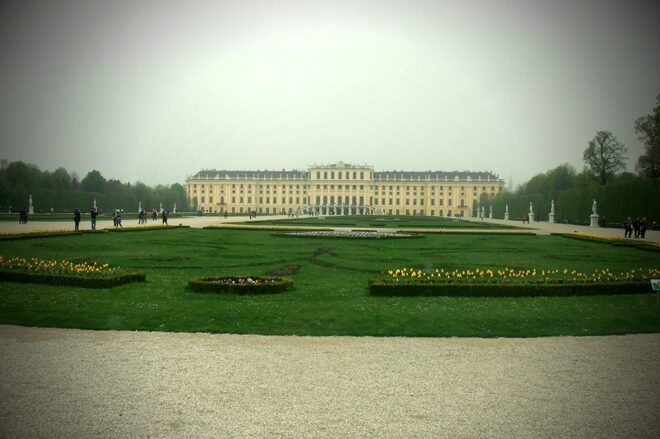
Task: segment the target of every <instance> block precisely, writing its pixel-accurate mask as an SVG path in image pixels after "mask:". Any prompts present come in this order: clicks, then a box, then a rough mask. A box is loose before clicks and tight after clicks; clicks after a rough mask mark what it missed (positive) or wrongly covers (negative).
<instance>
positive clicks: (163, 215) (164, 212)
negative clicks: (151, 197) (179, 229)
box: [160, 209, 167, 226]
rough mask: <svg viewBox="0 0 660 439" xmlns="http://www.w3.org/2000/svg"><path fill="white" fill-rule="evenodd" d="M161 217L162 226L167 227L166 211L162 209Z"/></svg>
mask: <svg viewBox="0 0 660 439" xmlns="http://www.w3.org/2000/svg"><path fill="white" fill-rule="evenodd" d="M160 216H161V217H163V225H164V226H166V225H167V210H165V209H163V213H161V214H160Z"/></svg>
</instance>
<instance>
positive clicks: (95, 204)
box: [94, 198, 96, 209]
mask: <svg viewBox="0 0 660 439" xmlns="http://www.w3.org/2000/svg"><path fill="white" fill-rule="evenodd" d="M94 209H96V198H94Z"/></svg>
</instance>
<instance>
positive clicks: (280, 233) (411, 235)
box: [271, 230, 424, 240]
mask: <svg viewBox="0 0 660 439" xmlns="http://www.w3.org/2000/svg"><path fill="white" fill-rule="evenodd" d="M332 231H333V230H287V231H276V232H271V235H273V236H282V237H284V238H319V239H357V240H360V239H363V240H364V239H409V238H423V237H424V235H423V234H422V233H418V232H402V233H405V234H407V235H409V236H396V235H397V234H398V233H399V232H383V233H390V234H391V235H390V236H341V235H336V236H329V235H326V236H323V235H318V236H314V235H309V236H307V235H293V234H290V233H287V232H332ZM351 232H371V233H379V232H376V231H372V230H353V231H350V232H347V233H351ZM392 235H394V236H392Z"/></svg>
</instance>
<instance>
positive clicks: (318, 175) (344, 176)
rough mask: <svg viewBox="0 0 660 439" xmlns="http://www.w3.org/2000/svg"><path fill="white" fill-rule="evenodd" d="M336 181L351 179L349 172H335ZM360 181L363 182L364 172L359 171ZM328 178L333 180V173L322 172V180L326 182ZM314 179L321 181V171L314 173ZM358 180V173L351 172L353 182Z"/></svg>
mask: <svg viewBox="0 0 660 439" xmlns="http://www.w3.org/2000/svg"><path fill="white" fill-rule="evenodd" d="M336 175H337V180H350V179H351V171H345V172H342V171H337V174H336ZM359 176H360V180H364V171H360V174H359ZM328 177H330V180H334V179H335V171H330V172H328V171H323V179H324V180H327V179H328ZM316 179H317V180H320V179H321V171H316ZM357 179H358V171H353V180H357Z"/></svg>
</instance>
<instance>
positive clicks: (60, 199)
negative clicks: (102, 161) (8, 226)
mask: <svg viewBox="0 0 660 439" xmlns="http://www.w3.org/2000/svg"><path fill="white" fill-rule="evenodd" d="M30 195H32V205H33V207H34V211H35V213H38V212H44V213H46V212H51V209H52V211H54V212H70V211H73V210H75V209H76V208H79V209H81V211H83V212H88V211H89V210H91V208H92V205H93V203H94V200H96V205H97V207H99V208H100V209H102V210H103V211H106V212H109V211H111V210H114V209H123V210H124V211H128V212H137V210H138V203H139V202H141V203H142V208H143V209H147V210H151V209H158V208H159V207H160V203H162V205H163V208H164V209H168V210H171V209H172V207H173V205H174V203H176V207H177V210H188V207H189V206H188V200H187V199H186V190H185V188H184V187H183V186H182V185H181V184H179V183H174V184H172V185H169V186H167V185H157V186H155V187H150V186H147V185H146V184H144V183H141V182H137V183H134V184H131V183H122V182H121V181H119V180H116V179H112V178H111V179H106V178H105V177H103V175H101V173H100V172H99V171H97V170H92V171H89V172H88V173H87V175H86V176H85V178H83V179H82V180H80V179H79V177H78V176H77V175H76V174H75V173H69V172H68V171H67V170H66V169H65V168H62V167H60V168H57V169H56V170H55V171H53V172H50V171H42V170H40V169H39V168H38V167H37V166H36V165H33V164H29V163H24V162H22V161H16V162H11V163H9V164H8V165H7V166H6V167H5V168H4V169H2V170H0V210H2V211H3V212H8V211H10V210H11V211H12V212H17V211H19V210H20V209H22V208H27V207H28V199H29V197H30Z"/></svg>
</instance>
